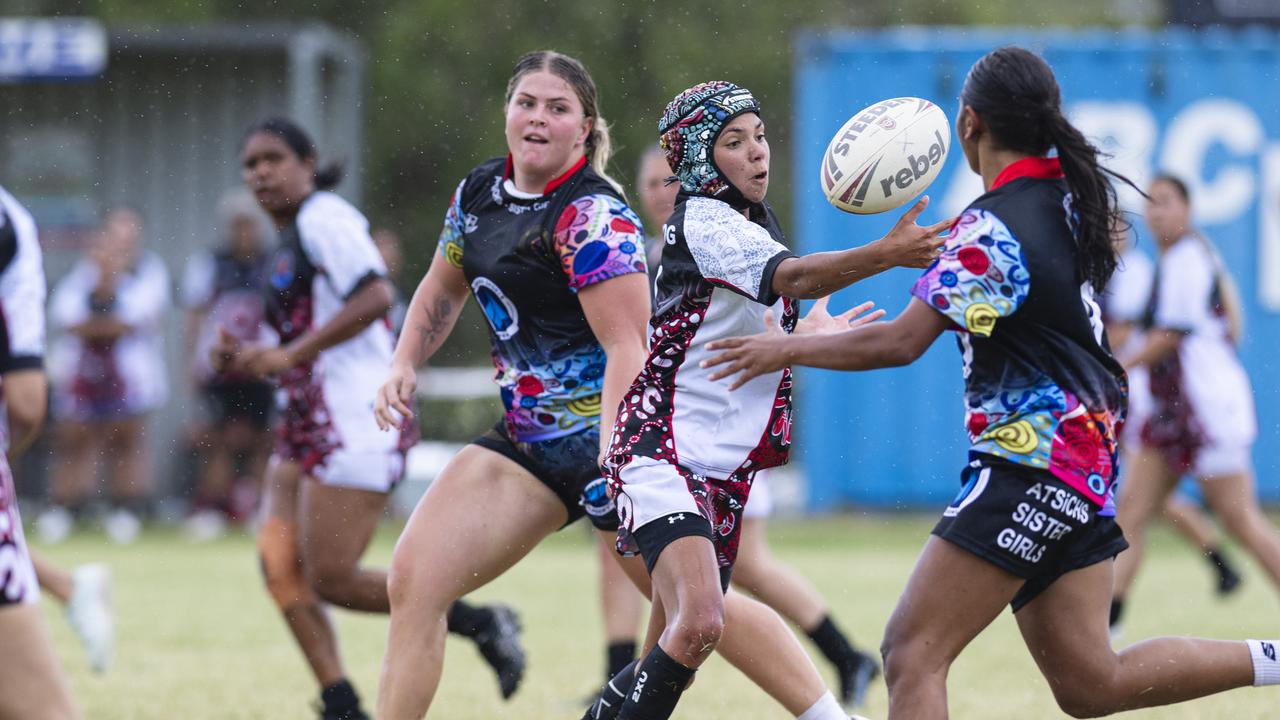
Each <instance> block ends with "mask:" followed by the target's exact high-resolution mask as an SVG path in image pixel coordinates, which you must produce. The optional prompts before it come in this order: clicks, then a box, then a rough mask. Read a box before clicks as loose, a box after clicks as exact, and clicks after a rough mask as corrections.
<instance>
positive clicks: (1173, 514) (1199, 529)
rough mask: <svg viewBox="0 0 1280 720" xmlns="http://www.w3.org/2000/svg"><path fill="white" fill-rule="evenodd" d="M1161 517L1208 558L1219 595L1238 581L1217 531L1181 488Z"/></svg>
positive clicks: (1233, 587)
mask: <svg viewBox="0 0 1280 720" xmlns="http://www.w3.org/2000/svg"><path fill="white" fill-rule="evenodd" d="M1164 518H1165V520H1168V521H1169V524H1170V525H1171V526H1173V528H1174V529H1175V530H1177V531H1178V532H1179V533H1181V534H1182V536H1183V537H1184V538H1186V539H1187V540H1188V541H1189V542H1190V543H1191V544H1192V545H1194V546H1196V547H1197V548H1199V549H1200V552H1201V554H1203V555H1204V557H1205V559H1206V560H1208V562H1209V566H1210V567H1211V568H1213V572H1214V574H1215V575H1216V576H1217V586H1216V589H1217V592H1218V594H1219V595H1226V594H1227V593H1230V592H1231V591H1233V590H1235V589H1236V588H1237V587H1238V586H1239V585H1240V575H1239V574H1238V573H1237V572H1236V570H1235V568H1234V567H1232V566H1231V563H1230V562H1228V561H1227V557H1226V555H1225V554H1224V553H1223V551H1222V541H1221V539H1220V538H1219V536H1218V531H1217V530H1216V529H1215V528H1214V527H1213V523H1212V522H1210V521H1209V518H1208V517H1207V516H1206V515H1205V514H1204V512H1203V511H1202V510H1200V508H1199V506H1197V505H1196V503H1195V502H1193V501H1192V500H1191V499H1190V498H1187V497H1185V496H1183V495H1182V493H1181V492H1174V493H1172V494H1171V495H1169V500H1168V501H1167V502H1165V504H1164Z"/></svg>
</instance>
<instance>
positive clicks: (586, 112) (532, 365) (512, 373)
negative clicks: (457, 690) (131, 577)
mask: <svg viewBox="0 0 1280 720" xmlns="http://www.w3.org/2000/svg"><path fill="white" fill-rule="evenodd" d="M505 133H506V141H507V148H508V151H509V154H508V155H507V156H506V157H505V158H496V159H494V160H490V161H488V162H485V163H483V164H481V165H480V166H478V167H477V168H476V169H475V170H473V171H472V172H471V173H469V174H468V175H467V177H466V178H465V179H464V180H463V181H462V182H461V183H460V184H459V186H458V189H457V191H456V192H455V193H454V195H453V199H452V200H451V202H450V205H449V210H448V212H447V214H446V216H445V222H444V230H443V232H442V233H441V238H440V244H439V247H438V248H437V252H436V256H435V258H434V260H433V261H432V263H431V267H430V268H429V270H428V271H427V274H426V276H425V277H424V278H423V279H422V282H421V283H420V284H419V286H418V290H417V292H416V293H415V294H414V298H413V300H412V302H411V303H410V307H409V316H408V319H407V320H406V322H405V327H404V331H403V333H402V334H401V336H400V342H399V344H398V345H397V347H396V353H395V357H394V360H393V362H392V366H391V371H390V374H389V377H388V379H387V382H386V384H385V385H383V387H382V390H381V391H379V393H378V396H377V401H376V406H375V414H376V415H377V417H378V422H379V425H380V426H381V427H383V428H384V429H390V428H394V427H395V423H396V422H398V420H399V417H404V416H408V415H410V414H411V411H410V406H409V403H410V400H411V399H412V397H413V391H414V387H415V383H416V376H415V370H414V368H415V367H416V366H418V365H420V364H421V363H423V362H425V361H426V360H427V359H429V358H430V357H431V356H432V354H433V353H434V352H435V351H436V350H437V349H438V348H439V347H440V344H441V343H442V342H443V341H444V339H445V337H446V336H447V335H448V334H449V332H450V330H452V328H453V326H454V323H455V322H456V321H457V318H458V313H459V312H460V311H461V309H462V306H463V303H464V302H465V301H466V299H467V296H468V295H473V296H474V297H475V299H476V302H478V303H479V304H480V307H481V309H482V310H483V311H484V314H485V317H486V318H487V320H488V323H489V338H490V343H491V345H492V347H493V358H494V364H495V366H496V370H497V372H496V375H495V380H496V382H497V384H498V386H499V390H500V393H501V396H502V400H503V405H504V407H505V409H506V412H505V414H504V417H503V419H502V420H501V421H500V422H499V423H498V424H497V425H496V426H495V427H494V429H493V430H491V431H490V432H488V433H486V434H485V435H484V436H482V437H480V438H479V439H477V440H476V441H474V442H473V443H472V444H470V445H468V446H466V447H465V448H463V449H462V450H461V451H460V452H459V453H458V454H457V455H456V456H455V457H454V458H453V460H452V461H451V462H450V463H449V465H448V466H446V467H445V469H444V470H443V471H442V472H441V474H440V475H439V477H438V478H437V479H436V480H435V482H434V483H433V484H432V485H431V488H430V489H429V490H428V491H427V493H426V495H425V496H423V498H422V500H421V501H420V502H419V503H418V507H417V508H416V509H415V510H414V513H413V516H412V517H411V518H410V519H409V523H408V525H407V526H406V528H405V531H404V534H403V535H402V536H401V537H400V541H399V542H398V543H397V545H396V550H395V554H394V556H393V558H392V563H391V575H390V588H391V601H392V603H391V605H392V612H391V629H390V633H389V637H388V642H387V654H386V659H385V661H384V665H383V674H382V684H381V687H380V689H379V698H378V716H379V717H380V718H383V720H399V719H401V718H420V717H422V716H423V715H424V714H425V713H426V712H427V710H428V708H429V707H430V705H431V702H432V699H433V697H434V695H435V691H436V688H437V685H438V683H439V681H440V673H441V670H442V666H443V661H444V633H443V630H444V625H443V618H444V615H445V612H446V609H447V608H448V607H449V604H450V603H451V602H453V601H454V600H455V599H456V598H458V597H461V596H462V595H464V594H466V593H468V592H470V591H472V590H474V589H476V588H478V587H481V586H483V585H485V584H486V583H488V582H490V581H491V580H493V579H494V578H496V577H498V576H499V575H501V574H502V573H503V572H505V571H506V570H507V569H508V568H510V567H511V566H513V565H515V564H516V563H517V562H519V560H520V559H521V558H523V557H524V556H525V555H526V554H528V552H529V551H530V550H532V549H533V548H534V547H535V546H536V545H537V544H538V543H539V542H540V541H541V540H542V539H543V538H545V537H547V536H548V535H550V534H552V533H553V532H555V531H556V530H558V529H560V528H561V527H563V526H565V525H566V524H568V523H569V522H571V521H573V520H576V519H577V518H580V517H582V516H583V515H586V516H587V517H588V518H590V520H591V522H592V524H593V525H594V526H595V527H596V528H597V529H598V530H599V531H600V532H602V533H608V534H609V536H613V535H615V534H616V532H617V528H618V520H617V517H616V515H615V513H614V509H613V503H612V502H611V501H610V499H609V497H608V495H607V494H606V493H604V492H603V490H604V483H603V480H602V479H601V477H600V469H599V462H598V461H599V456H600V453H601V438H600V427H601V424H602V423H604V424H606V425H608V426H612V424H613V422H614V417H615V415H616V414H617V408H618V406H619V404H620V403H621V401H622V395H623V392H624V391H625V390H626V387H627V384H628V383H630V382H631V380H632V379H633V378H634V377H635V375H636V373H637V372H639V370H640V368H641V366H642V365H643V364H644V358H645V355H646V353H647V348H646V345H645V323H646V321H647V320H648V319H649V316H650V314H649V302H650V301H649V292H648V289H647V287H646V284H647V283H646V275H645V262H644V255H643V252H644V249H643V235H642V231H641V229H640V222H639V219H638V218H637V217H636V216H635V214H634V213H633V212H632V211H631V209H630V208H629V207H628V206H627V204H626V202H625V200H624V199H623V197H622V194H621V192H620V191H619V190H618V188H617V186H616V185H615V184H614V183H613V182H612V181H610V180H609V179H608V177H607V175H605V174H604V171H605V167H606V163H607V161H608V158H609V134H608V128H607V126H606V124H605V122H604V120H603V118H602V117H601V114H600V108H599V101H598V95H597V92H596V86H595V83H594V81H593V80H592V79H591V76H590V75H589V74H588V73H587V71H586V69H585V68H583V66H582V64H581V63H579V62H578V61H577V60H574V59H573V58H570V57H567V56H564V55H561V54H559V53H555V52H551V51H539V52H534V53H530V54H528V55H525V56H524V57H522V58H521V59H520V60H519V61H518V62H517V63H516V67H515V72H514V74H513V75H512V77H511V80H510V81H509V83H508V85H507V97H506V106H505ZM922 232H923V230H920V229H917V228H911V229H910V230H905V231H902V232H899V233H898V236H902V237H898V236H895V238H894V242H891V243H889V244H890V245H891V246H895V247H900V246H909V245H911V244H912V243H911V238H913V237H914V236H915V235H916V234H919V233H922ZM895 243H896V245H895ZM881 249H883V247H882V248H881ZM626 565H627V570H628V575H629V576H630V577H632V578H633V581H634V582H636V583H637V585H639V586H640V587H641V589H642V590H643V591H644V592H646V593H647V592H648V583H647V578H646V577H645V575H644V570H643V566H640V565H639V564H638V563H637V562H635V561H628V562H627V563H626ZM727 614H728V616H729V621H728V624H729V627H730V628H731V630H730V632H729V633H728V634H727V635H726V640H725V642H724V643H722V645H721V650H722V652H723V654H724V655H725V657H726V658H727V659H728V660H729V661H730V662H732V663H734V664H735V665H736V666H737V667H739V668H740V669H741V670H742V671H743V672H744V673H745V674H746V675H747V676H748V677H749V678H751V679H752V680H753V681H755V682H756V683H757V684H759V685H760V686H761V687H762V688H763V689H765V691H766V692H768V693H769V694H770V695H772V696H773V697H774V698H775V699H776V700H778V702H779V703H780V704H782V705H783V706H784V707H785V708H786V709H787V710H788V711H790V712H791V713H792V714H793V715H795V716H797V717H801V716H803V717H804V718H805V720H827V718H841V720H844V718H845V717H846V716H844V715H843V714H837V715H830V714H825V715H823V714H817V713H819V712H821V711H822V708H823V707H830V706H834V707H835V709H836V710H837V712H838V710H839V707H838V704H837V703H836V701H835V699H834V697H832V696H831V695H830V693H828V692H827V691H826V688H825V687H824V686H823V683H822V678H821V676H819V675H818V673H817V671H816V669H815V668H814V667H813V664H812V663H811V662H809V660H808V658H807V657H806V656H805V654H804V651H803V650H802V649H801V648H800V645H799V643H798V642H796V640H795V638H794V637H793V636H792V635H791V634H790V633H789V632H788V631H787V629H786V627H785V626H784V625H783V624H782V622H781V620H780V619H779V618H778V617H777V615H776V614H774V613H773V612H772V611H771V610H769V609H768V608H766V607H764V606H763V605H761V604H759V603H756V602H754V601H752V600H748V599H747V598H745V597H742V596H731V601H730V602H729V603H728V611H727ZM629 672H630V669H627V670H625V671H624V674H626V673H629ZM627 677H631V676H630V675H629V674H628V675H627ZM623 689H624V690H625V688H623ZM610 697H612V696H610ZM603 703H604V704H603V705H600V704H599V703H598V707H595V708H593V709H592V710H591V711H589V716H590V717H611V716H612V714H613V713H616V711H617V707H618V704H619V703H616V702H614V701H613V699H609V698H606V699H604V700H603ZM815 708H816V709H815Z"/></svg>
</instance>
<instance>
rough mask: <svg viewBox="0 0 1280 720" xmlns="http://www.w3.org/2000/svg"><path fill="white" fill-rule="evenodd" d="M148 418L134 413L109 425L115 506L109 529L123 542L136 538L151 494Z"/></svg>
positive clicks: (108, 454) (108, 530)
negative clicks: (145, 436) (144, 435)
mask: <svg viewBox="0 0 1280 720" xmlns="http://www.w3.org/2000/svg"><path fill="white" fill-rule="evenodd" d="M146 422H147V417H146V416H145V415H135V416H132V417H128V418H125V419H121V420H116V421H113V422H110V423H108V425H107V436H108V438H109V440H108V441H107V457H106V466H107V472H108V477H109V478H110V483H111V484H110V490H111V503H112V505H113V508H112V511H111V515H109V516H108V517H107V525H106V530H107V534H108V535H109V536H111V539H112V540H114V541H115V542H118V543H121V544H128V543H131V542H133V541H134V539H135V538H137V536H138V532H139V531H140V530H141V529H142V517H143V515H144V514H145V512H146V506H147V501H148V498H149V496H150V494H151V481H152V477H151V453H150V451H149V449H148V446H147V443H146V441H145V440H144V438H143V431H144V429H145V426H146Z"/></svg>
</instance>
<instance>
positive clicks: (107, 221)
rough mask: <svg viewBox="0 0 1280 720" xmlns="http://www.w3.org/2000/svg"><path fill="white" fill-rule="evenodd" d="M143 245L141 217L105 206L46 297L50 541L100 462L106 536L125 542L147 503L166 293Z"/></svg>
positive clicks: (62, 529) (88, 494) (44, 530)
mask: <svg viewBox="0 0 1280 720" xmlns="http://www.w3.org/2000/svg"><path fill="white" fill-rule="evenodd" d="M142 243H143V221H142V216H141V215H140V214H139V213H138V212H137V211H136V210H133V209H131V208H126V207H121V208H116V209H114V210H111V211H110V212H108V213H107V215H106V217H105V218H104V220H103V223H102V228H101V229H100V231H99V232H98V233H97V234H96V235H95V236H94V237H93V239H92V241H91V245H90V247H89V249H88V252H87V254H86V256H85V257H84V258H82V259H81V260H80V261H79V262H77V263H76V265H75V267H73V268H72V269H71V272H69V273H68V274H67V275H66V276H65V277H64V278H63V279H62V280H61V281H60V282H59V283H58V284H57V286H56V287H55V288H54V291H53V294H52V298H51V300H50V303H49V321H50V325H51V327H52V329H53V330H54V331H55V332H57V336H56V337H55V339H54V345H53V347H52V348H51V352H50V358H49V365H50V376H51V378H52V381H53V415H54V421H55V425H54V436H55V450H56V456H57V457H56V460H55V462H54V465H53V468H52V473H51V482H52V486H51V501H52V505H51V507H49V508H48V509H47V510H45V511H44V513H42V514H41V515H40V518H39V520H38V521H37V529H38V531H39V533H40V537H41V539H42V540H44V541H45V542H48V543H55V542H59V541H61V540H62V539H64V538H65V537H66V536H67V535H68V533H70V532H71V530H72V528H73V523H74V521H75V519H76V518H78V517H80V515H81V514H82V512H83V510H84V509H85V506H86V504H87V503H89V502H90V501H92V500H94V499H96V496H97V493H96V492H95V489H96V487H97V481H96V477H97V467H96V466H97V464H98V463H99V462H100V463H101V465H102V466H103V470H104V471H105V475H106V476H107V487H108V497H109V500H110V505H111V510H110V512H109V514H108V515H107V517H106V520H105V522H104V529H105V530H106V531H107V535H108V537H110V538H111V539H112V540H113V541H115V542H117V543H129V542H132V541H133V540H134V538H135V537H136V536H137V534H138V531H139V530H140V529H141V520H142V518H143V517H144V516H145V514H146V511H147V509H148V502H149V499H150V494H151V491H152V489H153V480H154V478H153V476H152V458H151V447H150V445H149V444H148V443H147V442H146V439H145V437H144V433H145V432H146V426H147V420H148V418H149V417H150V414H151V412H152V411H154V410H156V409H157V408H159V406H160V405H161V404H163V403H164V401H165V400H166V398H167V397H168V392H169V388H168V380H167V378H168V374H167V373H166V372H165V361H164V347H163V333H162V327H161V326H162V324H163V322H164V319H165V316H166V314H167V313H168V312H169V307H170V289H169V273H168V271H167V270H166V269H165V266H164V263H163V262H162V261H161V260H160V258H159V256H157V255H156V254H155V253H153V252H151V251H150V250H146V249H145V248H143V246H142Z"/></svg>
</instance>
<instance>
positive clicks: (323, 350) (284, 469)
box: [211, 118, 524, 720]
mask: <svg viewBox="0 0 1280 720" xmlns="http://www.w3.org/2000/svg"><path fill="white" fill-rule="evenodd" d="M240 160H241V165H242V168H243V175H244V181H245V184H246V185H247V186H249V188H250V189H251V190H252V191H253V192H254V195H255V196H256V197H257V199H258V203H259V204H260V205H261V206H262V208H263V209H264V210H266V211H267V213H268V214H269V215H271V217H272V219H273V220H274V221H275V223H276V227H277V228H278V229H279V231H280V243H279V246H278V247H277V248H276V251H275V253H274V256H273V257H272V259H271V261H270V264H269V268H268V272H269V275H268V278H267V287H266V292H267V296H266V318H267V322H268V323H269V324H270V325H271V327H272V329H273V330H274V331H275V332H276V333H277V334H278V336H279V341H280V342H279V345H277V346H267V345H258V344H249V343H245V342H242V341H240V340H238V339H237V338H235V337H234V336H233V335H231V334H230V333H228V332H227V331H226V330H225V329H224V330H221V331H220V333H219V340H218V342H217V343H215V345H214V347H213V348H212V351H211V354H212V355H213V356H214V358H215V360H216V361H215V365H214V370H215V371H219V372H223V371H228V370H230V371H233V372H240V373H244V374H246V375H250V376H254V377H259V378H266V377H275V378H276V379H277V381H278V383H279V386H280V393H279V397H281V398H282V402H281V407H280V421H279V426H278V428H277V437H276V448H275V451H274V452H273V455H272V461H271V466H270V468H269V470H268V474H267V478H266V479H265V481H264V483H263V490H264V497H263V517H264V521H263V523H262V526H261V528H260V530H259V535H258V548H259V552H260V555H261V560H262V571H263V576H264V580H265V581H266V585H267V590H268V592H270V593H271V596H272V598H273V599H274V600H275V601H276V604H277V605H278V606H279V608H280V611H281V613H282V614H283V615H284V618H285V621H286V622H287V623H288V625H289V629H290V631H291V632H292V633H293V636H294V639H295V640H296V641H297V642H298V645H299V647H300V648H301V650H302V652H303V655H304V656H306V659H307V662H308V664H309V665H310V667H311V670H312V673H313V674H314V675H315V677H316V680H317V681H319V683H320V686H321V700H322V704H323V708H322V710H321V713H322V715H321V717H322V718H323V719H324V720H360V719H361V718H365V717H367V716H366V715H365V714H364V712H363V710H362V709H361V708H360V702H359V698H358V697H357V695H356V693H355V690H354V689H353V688H352V686H351V684H350V682H348V681H347V679H346V671H345V670H344V668H343V665H342V660H341V658H340V656H339V654H338V645H337V637H336V635H335V634H334V630H333V627H332V625H331V624H330V622H329V619H328V614H327V609H326V607H325V604H326V603H329V604H333V605H338V606H341V607H345V608H347V609H350V610H357V611H362V612H372V613H385V612H388V611H389V610H390V604H389V601H388V599H387V575H386V572H385V571H383V570H380V569H377V568H369V567H364V566H362V565H360V558H361V556H362V555H363V554H364V551H365V549H366V548H367V547H368V544H369V541H370V539H371V538H372V536H373V532H374V530H375V529H376V527H377V524H378V520H379V519H380V518H381V516H382V510H383V508H384V507H385V506H386V502H387V497H388V496H389V494H390V492H391V490H392V489H393V488H394V487H395V485H396V483H398V482H399V480H400V478H401V476H402V475H403V473H404V455H405V453H406V452H407V450H408V448H409V447H410V446H411V445H412V444H413V443H414V442H415V441H416V438H417V426H416V423H414V422H411V421H406V422H405V423H403V424H399V425H397V431H398V432H397V434H396V435H386V434H383V433H379V432H378V431H377V428H375V427H374V426H373V422H372V411H371V409H370V407H369V396H370V395H372V394H373V392H374V390H375V389H376V388H377V382H378V376H379V375H380V374H381V372H382V369H383V368H384V367H385V366H386V363H387V361H388V360H389V359H390V357H391V350H392V345H393V342H394V340H393V336H392V332H391V327H390V323H389V321H388V319H387V315H386V314H387V311H388V310H389V309H390V307H391V301H392V292H391V288H390V286H389V283H388V281H387V279H386V277H385V267H384V266H383V263H382V258H381V257H380V256H379V255H378V251H377V250H376V248H375V247H374V244H373V240H372V239H371V238H370V237H369V226H368V222H367V221H366V220H365V218H364V216H363V215H361V214H360V211H358V210H357V209H356V208H355V207H353V206H352V205H351V204H350V203H348V202H347V201H346V200H343V199H342V198H341V197H339V196H338V195H336V194H334V193H332V192H328V188H330V187H333V186H334V185H336V184H337V182H338V180H339V179H340V177H341V173H340V170H339V169H338V168H335V167H326V168H322V169H320V170H317V168H316V162H317V161H316V150H315V146H314V144H313V143H312V142H311V139H310V137H309V136H308V135H307V134H306V133H305V132H304V131H303V130H302V129H301V128H299V127H298V126H297V125H295V124H294V123H292V122H291V121H289V120H286V119H282V118H275V119H270V120H265V121H263V122H261V123H259V124H257V125H255V126H253V127H252V128H250V129H249V131H248V132H247V133H246V134H245V137H244V140H243V143H242V147H241V151H240ZM455 615H456V616H457V617H459V618H463V619H465V622H463V620H459V621H458V622H457V623H451V625H450V629H451V630H453V631H455V632H458V633H460V634H463V635H466V636H468V637H471V638H472V639H473V640H475V641H476V643H477V644H478V645H479V646H480V648H481V650H482V652H484V654H485V657H486V659H487V660H488V661H489V662H490V664H491V665H493V666H494V669H495V670H496V671H497V672H498V675H499V683H500V684H501V686H502V690H503V694H504V695H510V694H511V692H514V690H515V686H516V684H517V683H518V682H519V679H520V674H521V672H522V670H523V663H524V658H523V653H522V652H521V651H520V648H519V645H518V643H517V642H516V641H515V634H516V631H517V628H516V627H515V623H514V619H513V617H512V616H511V612H510V610H509V609H506V608H503V607H497V608H494V609H489V608H472V607H469V606H466V605H464V604H461V603H459V604H458V606H457V607H456V608H455Z"/></svg>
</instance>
